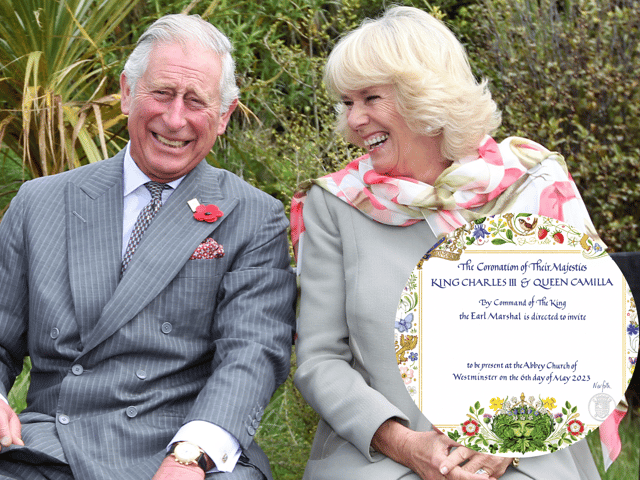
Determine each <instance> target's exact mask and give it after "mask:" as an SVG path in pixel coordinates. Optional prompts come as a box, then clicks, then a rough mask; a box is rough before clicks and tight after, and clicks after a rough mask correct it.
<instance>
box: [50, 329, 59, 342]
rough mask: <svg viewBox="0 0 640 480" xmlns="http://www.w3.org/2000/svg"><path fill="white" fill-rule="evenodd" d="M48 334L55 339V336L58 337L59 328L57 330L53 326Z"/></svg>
mask: <svg viewBox="0 0 640 480" xmlns="http://www.w3.org/2000/svg"><path fill="white" fill-rule="evenodd" d="M49 335H51V338H53V339H54V340H55V339H56V338H58V337H59V336H60V330H58V329H57V328H56V327H53V328H52V329H51V332H50V333H49Z"/></svg>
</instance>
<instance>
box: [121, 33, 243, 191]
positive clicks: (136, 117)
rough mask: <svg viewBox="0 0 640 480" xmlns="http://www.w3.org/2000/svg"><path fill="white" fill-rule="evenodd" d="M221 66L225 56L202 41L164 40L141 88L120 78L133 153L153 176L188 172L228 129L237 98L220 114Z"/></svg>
mask: <svg viewBox="0 0 640 480" xmlns="http://www.w3.org/2000/svg"><path fill="white" fill-rule="evenodd" d="M220 71H221V60H220V58H219V56H218V55H217V54H216V53H215V52H213V51H211V50H208V49H205V48H203V47H201V46H200V45H198V44H197V43H190V44H188V45H187V46H186V48H183V47H182V45H180V44H179V43H159V44H157V45H156V46H155V47H154V48H153V50H152V52H151V54H150V56H149V64H148V66H147V69H146V70H145V72H144V74H143V75H142V77H141V78H140V79H139V80H138V82H137V84H136V91H135V93H134V92H132V91H131V88H130V87H129V85H128V83H127V79H126V76H125V75H124V74H122V76H121V77H120V85H121V88H122V100H121V107H122V112H123V113H124V114H126V115H128V116H129V119H128V129H129V137H130V139H131V151H130V153H131V157H132V158H133V160H134V161H135V162H136V164H137V165H138V167H139V168H140V170H142V171H143V172H144V173H145V174H146V175H147V176H148V177H149V178H150V179H151V180H155V181H158V182H170V181H172V180H175V179H177V178H180V177H182V176H183V175H186V174H187V173H189V172H190V171H191V170H192V169H193V168H194V167H195V166H196V165H197V164H198V163H200V161H201V160H202V159H203V158H204V157H205V156H206V155H207V154H208V153H209V151H210V150H211V148H212V147H213V144H214V143H215V141H216V138H218V135H221V134H222V133H224V131H225V129H226V127H227V123H228V122H229V118H230V116H231V113H232V112H233V109H234V108H235V105H236V102H234V104H232V106H231V108H229V110H228V111H227V112H225V113H224V114H222V115H221V114H220Z"/></svg>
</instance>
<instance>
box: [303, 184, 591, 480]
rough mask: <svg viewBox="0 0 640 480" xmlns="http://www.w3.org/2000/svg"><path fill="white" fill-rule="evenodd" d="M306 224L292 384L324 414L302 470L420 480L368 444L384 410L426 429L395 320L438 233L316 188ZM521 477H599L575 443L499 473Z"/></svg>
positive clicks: (356, 479)
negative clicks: (374, 216)
mask: <svg viewBox="0 0 640 480" xmlns="http://www.w3.org/2000/svg"><path fill="white" fill-rule="evenodd" d="M304 224H305V228H306V233H305V238H304V243H303V248H302V251H301V260H302V265H301V268H302V271H301V290H302V297H301V305H300V317H299V320H298V342H297V347H296V354H297V361H298V369H297V371H296V376H295V382H296V385H297V387H298V388H299V389H300V391H301V392H302V394H303V396H304V397H305V399H306V400H307V401H308V402H309V404H310V405H311V406H312V407H313V408H314V409H315V410H316V411H317V412H318V413H319V414H320V416H321V418H322V420H321V421H320V424H319V426H318V430H317V433H316V437H315V440H314V443H313V447H312V451H311V457H310V459H309V462H308V464H307V468H306V471H305V477H304V478H305V479H307V480H325V479H326V480H332V479H337V478H340V479H341V480H349V479H353V480H361V479H367V480H393V479H399V478H402V479H406V480H409V479H412V480H418V476H417V475H416V474H415V473H412V472H411V471H410V470H409V469H408V468H406V467H404V466H402V465H400V464H398V463H396V462H394V461H392V460H391V459H389V458H387V457H385V456H383V455H381V454H379V453H375V452H371V451H370V448H369V446H370V444H371V439H372V437H373V435H374V433H375V432H376V430H377V429H378V427H379V426H380V425H381V424H382V423H383V422H384V421H385V420H387V419H389V418H392V417H395V418H397V419H400V420H401V421H402V422H403V423H404V424H405V425H406V426H408V427H409V428H411V429H413V430H417V431H425V430H430V429H431V424H430V423H429V421H428V420H427V419H426V418H425V416H424V415H423V414H422V413H421V412H420V410H419V409H418V408H417V406H416V405H415V403H414V402H413V400H412V399H411V397H410V396H409V394H408V392H407V390H406V388H405V385H404V383H403V381H402V379H401V376H400V374H399V371H398V365H397V363H396V356H395V351H394V341H393V338H394V321H393V320H394V319H395V315H396V309H397V307H398V303H399V300H400V295H401V293H402V290H403V288H404V286H405V284H406V283H407V280H408V277H409V274H410V273H411V272H412V271H413V269H414V268H415V266H416V264H417V263H418V260H419V259H420V258H421V257H422V256H423V255H424V254H425V253H426V251H427V250H428V249H429V248H430V247H431V246H433V244H434V243H435V241H436V238H435V236H434V234H433V232H432V231H431V230H430V228H429V226H428V225H427V223H426V222H419V223H417V224H414V225H412V226H409V227H393V226H388V225H382V224H379V223H376V222H374V221H373V220H371V219H369V218H368V217H366V216H365V215H363V214H362V213H360V212H359V211H358V210H356V209H355V208H353V207H351V206H349V205H347V204H346V203H344V202H343V201H342V200H340V199H338V198H336V197H334V196H333V195H331V194H330V193H328V192H326V191H324V190H322V189H321V188H320V187H317V186H314V187H313V188H312V189H311V191H310V192H309V196H308V198H307V200H306V203H305V207H304ZM526 478H537V479H541V480H578V479H580V480H595V479H599V476H598V472H597V469H596V467H595V464H594V462H593V458H592V456H591V453H590V451H589V448H588V446H587V444H586V441H581V442H578V443H577V444H575V445H574V446H572V447H570V448H568V449H564V450H561V451H559V452H557V453H554V454H549V455H544V456H541V457H535V458H531V459H523V460H521V461H520V467H519V468H518V469H513V468H512V467H509V469H508V470H507V472H506V473H505V475H503V476H502V477H501V479H504V480H521V479H526Z"/></svg>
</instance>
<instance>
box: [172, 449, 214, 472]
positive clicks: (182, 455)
mask: <svg viewBox="0 0 640 480" xmlns="http://www.w3.org/2000/svg"><path fill="white" fill-rule="evenodd" d="M169 455H173V458H175V460H176V462H178V463H180V464H182V465H191V464H192V463H195V464H197V465H198V466H199V467H200V468H201V469H202V470H203V471H205V472H206V471H207V459H206V457H205V454H204V452H203V451H202V449H201V448H200V447H199V446H197V445H196V444H195V443H191V442H177V443H174V444H173V446H172V447H171V449H170V450H169Z"/></svg>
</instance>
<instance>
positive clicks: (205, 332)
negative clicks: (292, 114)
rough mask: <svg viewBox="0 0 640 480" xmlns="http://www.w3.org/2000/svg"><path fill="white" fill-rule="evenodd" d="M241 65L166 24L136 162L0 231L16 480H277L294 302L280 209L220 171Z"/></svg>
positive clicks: (40, 189) (31, 209) (146, 95)
mask: <svg viewBox="0 0 640 480" xmlns="http://www.w3.org/2000/svg"><path fill="white" fill-rule="evenodd" d="M230 51H231V45H230V43H229V41H228V39H227V38H226V37H225V36H224V35H222V34H221V33H220V32H219V31H218V30H217V29H215V27H213V26H212V25H210V24H209V23H207V22H205V21H203V20H202V19H200V18H199V17H196V16H185V15H169V16H167V17H163V18H162V19H160V20H158V21H157V22H156V23H155V24H154V25H153V26H152V27H150V29H149V30H148V31H147V32H146V33H145V34H144V35H143V36H142V37H141V39H140V41H139V42H138V45H137V47H136V49H135V50H134V52H133V53H132V55H131V57H130V58H129V60H128V61H127V64H126V66H125V69H124V72H123V74H122V76H121V87H122V111H123V112H124V113H125V114H127V115H128V116H129V118H128V129H129V135H130V142H129V144H128V145H127V147H126V148H125V149H124V150H123V151H121V152H120V153H118V154H117V155H116V156H115V157H113V158H110V159H108V160H104V161H101V162H98V163H95V164H91V165H88V166H85V167H81V168H78V169H75V170H72V171H69V172H65V173H62V174H60V175H55V176H51V177H44V178H40V179H36V180H33V181H30V182H27V183H25V184H24V185H23V186H22V188H21V189H20V191H19V192H18V194H17V196H16V197H15V198H14V200H13V201H12V204H11V207H10V208H9V210H8V211H7V213H6V214H5V216H4V218H3V220H2V222H1V223H0V394H1V395H2V399H0V445H1V450H2V451H1V452H0V478H3V479H7V478H10V479H21V480H32V479H33V480H35V479H38V480H39V479H53V480H57V479H65V480H67V479H72V478H75V479H78V480H102V479H104V480H106V479H109V480H112V479H117V480H128V479H131V480H133V479H136V480H140V479H151V478H152V477H153V479H154V480H164V479H174V478H175V479H196V478H198V479H202V478H205V471H206V472H208V473H206V478H208V479H209V478H221V479H234V480H235V479H263V478H271V473H270V469H269V463H268V460H267V459H266V457H265V455H264V453H263V452H262V451H261V450H260V448H259V447H258V446H257V445H256V444H255V442H254V441H253V437H254V435H255V433H256V429H257V427H258V425H259V423H260V419H261V417H262V414H263V412H264V408H265V407H266V405H267V403H268V402H269V399H270V397H271V395H272V393H273V391H274V390H275V388H276V387H277V386H278V385H279V384H280V383H281V382H282V381H284V379H285V378H286V375H287V373H288V370H289V355H290V346H291V339H292V331H293V322H294V302H295V294H296V289H295V280H294V275H293V274H292V272H291V269H290V267H289V255H288V246H287V240H286V228H287V226H288V222H287V220H286V217H285V215H284V212H283V208H282V204H281V203H280V202H278V201H276V200H274V199H273V198H271V197H270V196H268V195H266V194H264V193H263V192H260V191H259V190H257V189H255V188H253V187H251V186H249V185H248V184H246V183H245V182H243V181H242V180H240V179H239V178H238V177H236V176H234V175H233V174H231V173H229V172H227V171H224V170H220V169H216V168H213V167H211V166H209V165H208V164H207V162H206V160H204V157H205V156H206V155H207V153H208V152H209V151H210V150H211V148H212V146H213V144H214V142H215V140H216V138H217V136H218V135H220V134H222V133H223V132H224V131H225V128H226V126H227V122H228V121H229V117H230V116H231V113H232V112H233V110H234V108H235V106H236V104H237V102H238V100H237V96H238V89H237V87H236V86H235V80H234V64H233V60H232V58H231V55H230ZM194 211H195V212H194ZM25 355H30V356H31V360H32V363H33V367H32V370H31V387H30V390H29V394H28V398H27V403H28V406H27V408H26V410H25V411H24V412H22V413H21V414H20V416H19V417H18V416H16V415H15V413H14V412H13V411H12V410H11V409H10V408H9V406H8V404H7V403H6V402H5V401H3V400H6V396H7V392H8V391H9V389H10V387H11V385H12V384H13V382H14V379H15V377H16V375H17V374H18V373H19V371H20V368H21V365H22V359H23V357H24V356H25Z"/></svg>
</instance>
